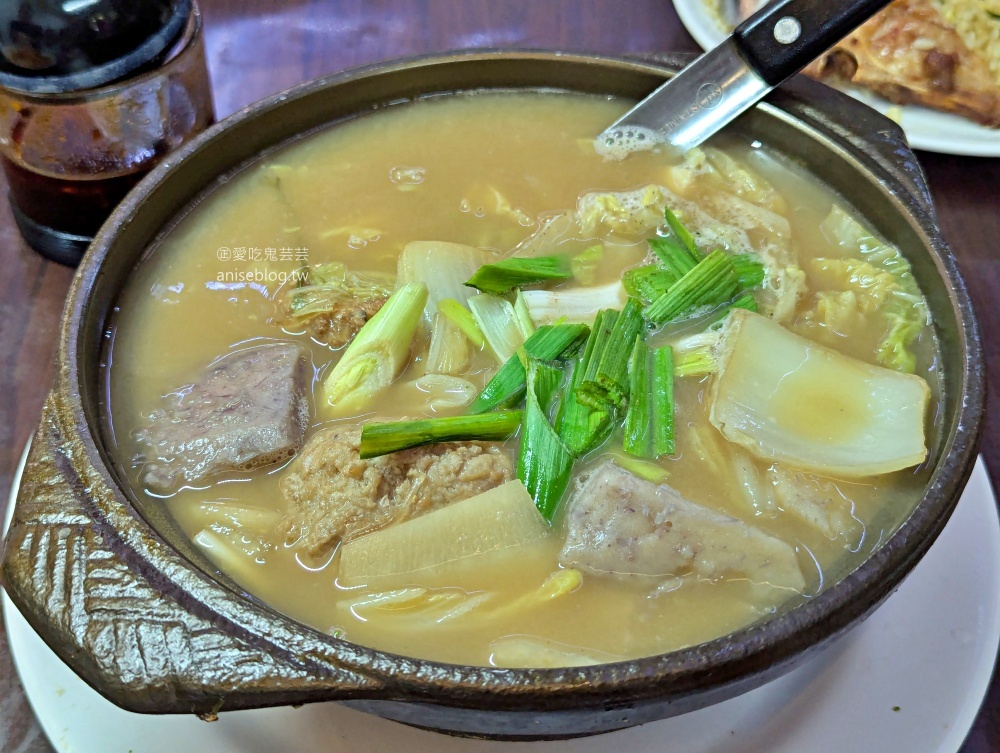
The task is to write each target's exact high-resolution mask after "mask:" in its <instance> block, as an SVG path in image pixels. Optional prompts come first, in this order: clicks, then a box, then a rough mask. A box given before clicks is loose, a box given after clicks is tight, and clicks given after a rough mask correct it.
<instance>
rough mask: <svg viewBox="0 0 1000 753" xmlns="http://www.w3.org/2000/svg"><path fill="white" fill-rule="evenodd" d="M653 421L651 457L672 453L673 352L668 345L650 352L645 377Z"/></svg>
mask: <svg viewBox="0 0 1000 753" xmlns="http://www.w3.org/2000/svg"><path fill="white" fill-rule="evenodd" d="M647 378H648V381H649V384H650V393H651V394H650V397H649V403H650V408H651V410H650V414H651V415H652V419H653V437H652V445H653V457H654V458H658V457H660V456H661V455H672V454H673V452H674V351H673V349H672V348H671V347H670V346H669V345H668V346H665V347H662V348H657V349H656V350H654V351H653V352H652V359H651V361H650V365H649V374H648V375H647Z"/></svg>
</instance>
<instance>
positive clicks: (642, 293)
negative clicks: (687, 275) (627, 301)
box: [622, 264, 680, 304]
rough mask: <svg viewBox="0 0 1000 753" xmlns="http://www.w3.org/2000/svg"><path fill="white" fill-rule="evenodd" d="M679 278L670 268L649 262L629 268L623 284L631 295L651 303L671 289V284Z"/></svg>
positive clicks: (623, 278) (623, 277) (623, 276)
mask: <svg viewBox="0 0 1000 753" xmlns="http://www.w3.org/2000/svg"><path fill="white" fill-rule="evenodd" d="M679 279H680V277H679V276H678V275H675V274H674V273H673V272H671V271H670V270H668V269H664V268H663V267H658V266H656V265H655V264H647V265H646V266H643V267H635V268H633V269H630V270H628V271H627V272H626V273H625V274H624V275H622V284H623V285H624V286H625V290H626V291H628V294H629V295H630V296H632V297H634V298H638V299H639V300H641V301H642V302H643V303H645V304H650V303H652V302H653V301H655V300H656V299H657V298H659V297H660V296H661V295H663V294H664V293H666V292H667V291H668V290H670V286H671V285H673V284H674V283H675V282H677V280H679Z"/></svg>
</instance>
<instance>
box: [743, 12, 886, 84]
mask: <svg viewBox="0 0 1000 753" xmlns="http://www.w3.org/2000/svg"><path fill="white" fill-rule="evenodd" d="M888 4H889V0H848V1H846V2H845V1H844V0H777V1H776V2H773V3H769V4H768V5H766V6H764V8H763V9H761V10H759V11H758V12H756V13H754V14H753V15H752V16H750V18H748V19H747V20H746V21H744V22H743V23H741V24H740V25H739V26H737V27H736V29H735V30H734V31H733V39H734V40H735V42H736V44H737V46H738V47H739V50H740V52H741V54H742V55H743V56H744V57H745V58H746V60H747V62H748V63H750V65H751V66H752V67H753V68H754V69H756V71H757V73H758V74H759V75H760V76H761V78H763V79H764V80H765V81H766V82H767V83H768V84H770V85H771V86H777V85H778V84H780V83H781V82H782V81H784V80H785V79H786V78H788V77H789V76H791V75H792V74H794V73H797V72H798V71H799V70H801V69H802V68H804V67H805V66H806V65H808V64H809V63H810V62H811V61H813V60H815V59H816V58H818V57H819V56H820V55H822V54H823V53H824V52H826V50H828V49H830V47H832V46H833V45H834V44H835V43H836V42H837V41H838V40H840V39H842V38H843V37H845V36H847V35H848V34H849V33H850V32H852V31H853V30H854V29H855V28H857V27H858V26H860V25H861V24H862V23H863V22H864V21H866V20H867V19H868V18H870V17H871V16H873V15H875V14H876V13H878V11H880V10H881V9H882V8H884V7H885V6H886V5H888Z"/></svg>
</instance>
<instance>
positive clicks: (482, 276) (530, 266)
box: [465, 256, 573, 295]
mask: <svg viewBox="0 0 1000 753" xmlns="http://www.w3.org/2000/svg"><path fill="white" fill-rule="evenodd" d="M572 276H573V272H572V270H571V269H570V264H569V261H567V259H566V257H565V256H538V257H535V258H533V259H520V258H519V259H504V260H503V261H498V262H497V263H496V264H484V265H483V266H481V267H480V268H479V269H478V270H477V271H476V273H475V274H474V275H472V277H471V278H469V280H468V281H466V283H465V284H466V285H468V286H469V287H471V288H478V289H479V290H481V291H482V292H484V293H493V294H494V295H499V294H501V293H506V292H507V291H508V290H512V289H513V288H517V287H520V286H521V285H530V284H532V283H536V282H547V281H549V280H566V279H569V278H570V277H572Z"/></svg>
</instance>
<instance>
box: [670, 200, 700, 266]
mask: <svg viewBox="0 0 1000 753" xmlns="http://www.w3.org/2000/svg"><path fill="white" fill-rule="evenodd" d="M663 215H664V217H666V219H667V225H668V226H669V227H670V232H672V233H673V234H674V235H675V236H677V239H678V240H679V241H680V242H681V243H682V244H684V248H685V249H687V252H688V253H689V254H690V255H691V258H692V259H693V260H694V262H695V263H697V262H698V261H700V260H701V254H700V253H698V246H697V244H696V243H695V242H694V236H693V235H691V233H690V232H689V231H688V229H687V228H686V227H684V225H682V224H681V221H680V220H679V219H677V215H676V214H674V213H673V212H671V211H670V207H664V208H663Z"/></svg>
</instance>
